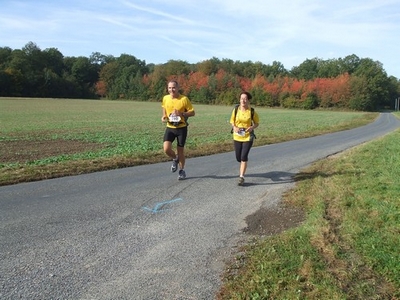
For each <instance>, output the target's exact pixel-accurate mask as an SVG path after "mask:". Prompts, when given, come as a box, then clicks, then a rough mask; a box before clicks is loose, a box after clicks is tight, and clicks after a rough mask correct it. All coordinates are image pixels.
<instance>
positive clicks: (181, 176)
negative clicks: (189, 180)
mask: <svg viewBox="0 0 400 300" xmlns="http://www.w3.org/2000/svg"><path fill="white" fill-rule="evenodd" d="M185 178H186V172H185V170H179V176H178V180H183V179H185Z"/></svg>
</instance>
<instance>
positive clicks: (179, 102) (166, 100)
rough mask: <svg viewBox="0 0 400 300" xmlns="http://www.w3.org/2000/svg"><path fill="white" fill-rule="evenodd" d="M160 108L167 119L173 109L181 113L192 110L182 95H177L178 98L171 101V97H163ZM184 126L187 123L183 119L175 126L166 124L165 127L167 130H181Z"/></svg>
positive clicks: (190, 104)
mask: <svg viewBox="0 0 400 300" xmlns="http://www.w3.org/2000/svg"><path fill="white" fill-rule="evenodd" d="M161 107H163V108H164V109H165V111H166V113H167V117H170V116H171V114H172V112H173V111H174V110H175V109H176V110H179V111H180V112H182V113H183V112H188V111H193V110H194V108H193V106H192V103H191V102H190V100H189V98H188V97H186V96H184V95H179V97H178V98H174V99H172V97H171V95H165V96H164V97H163V100H162V104H161ZM185 126H187V123H186V121H185V120H184V119H182V120H181V121H180V122H179V123H178V124H177V125H174V124H173V123H171V122H167V127H169V128H182V127H185Z"/></svg>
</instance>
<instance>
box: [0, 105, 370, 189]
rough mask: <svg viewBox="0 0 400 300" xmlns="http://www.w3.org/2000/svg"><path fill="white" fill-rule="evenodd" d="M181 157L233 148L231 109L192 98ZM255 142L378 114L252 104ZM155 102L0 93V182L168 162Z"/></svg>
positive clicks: (298, 135) (310, 132) (333, 127)
mask: <svg viewBox="0 0 400 300" xmlns="http://www.w3.org/2000/svg"><path fill="white" fill-rule="evenodd" d="M194 107H195V110H196V116H195V117H192V118H190V120H189V122H190V125H189V137H188V140H187V146H186V147H187V156H188V157H195V156H204V155H210V154H215V153H221V152H228V151H232V150H233V147H232V141H231V135H230V134H229V132H230V125H229V118H230V114H231V111H232V107H228V106H211V105H199V104H196V103H194ZM256 110H257V112H258V114H259V115H260V120H261V122H260V123H261V124H260V127H259V128H257V130H256V134H257V140H256V142H255V146H260V145H265V144H273V143H278V142H283V141H288V140H292V139H298V138H304V137H309V136H315V135H319V134H323V133H328V132H334V131H339V130H344V129H350V128H354V127H357V126H361V125H364V124H367V123H369V122H371V121H373V120H374V119H375V118H376V116H377V113H362V112H338V111H322V110H321V111H318V110H317V111H303V110H283V109H269V108H261V107H257V108H256ZM160 120H161V103H159V102H132V101H100V100H72V99H26V98H0V130H1V132H0V185H7V184H14V183H19V182H26V181H35V180H41V179H48V178H54V177H62V176H67V175H76V174H82V173H90V172H96V171H103V170H109V169H115V168H122V167H129V166H135V165H140V164H150V163H156V162H162V161H167V160H168V158H167V157H166V155H165V154H164V153H163V152H162V137H163V133H164V130H165V125H164V124H162V123H161V121H160Z"/></svg>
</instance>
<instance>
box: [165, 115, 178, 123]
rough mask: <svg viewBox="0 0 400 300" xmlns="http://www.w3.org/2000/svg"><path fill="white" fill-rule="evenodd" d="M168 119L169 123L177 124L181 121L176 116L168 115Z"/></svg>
mask: <svg viewBox="0 0 400 300" xmlns="http://www.w3.org/2000/svg"><path fill="white" fill-rule="evenodd" d="M168 119H169V121H170V122H171V123H179V122H180V121H181V117H180V116H176V115H170V116H169V118H168Z"/></svg>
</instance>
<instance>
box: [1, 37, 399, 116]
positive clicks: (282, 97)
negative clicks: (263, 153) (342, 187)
mask: <svg viewBox="0 0 400 300" xmlns="http://www.w3.org/2000/svg"><path fill="white" fill-rule="evenodd" d="M171 79H174V80H177V81H178V82H179V84H180V87H181V92H182V93H184V94H186V95H188V96H189V97H190V99H191V100H192V101H193V102H196V103H203V104H222V105H232V104H233V103H236V102H237V101H238V97H239V93H240V91H242V90H246V91H249V92H250V93H252V95H253V100H252V103H253V104H254V105H258V106H268V107H285V108H300V109H315V108H334V109H351V110H364V111H371V110H377V109H379V108H383V107H384V108H391V107H392V108H393V106H394V105H393V104H394V99H395V98H397V97H399V96H400V82H399V80H398V79H397V78H395V77H393V76H391V77H388V76H387V74H386V72H385V70H384V69H383V66H382V64H381V63H380V62H377V61H373V60H372V59H370V58H359V57H357V56H356V55H354V54H352V55H349V56H346V57H345V58H339V59H329V60H322V59H319V58H313V59H306V60H305V61H304V62H303V63H301V64H300V65H298V66H295V67H293V68H292V70H290V71H288V70H286V69H285V68H284V67H283V65H282V64H281V63H280V62H276V61H274V62H273V63H272V64H271V65H265V64H263V63H261V62H254V63H253V62H251V61H246V62H240V61H233V60H231V59H222V60H220V59H218V58H215V57H212V58H211V59H208V60H204V61H201V62H199V63H196V64H189V63H187V62H185V61H181V60H169V61H168V62H166V63H164V64H157V65H155V64H151V63H150V64H146V62H145V61H142V60H140V59H138V58H136V57H134V56H133V55H129V54H122V55H121V56H119V57H113V56H111V55H107V56H106V55H102V54H100V53H98V52H94V53H93V54H92V55H91V56H90V57H89V58H86V57H64V56H63V55H62V54H61V52H59V51H58V50H57V49H55V48H50V49H45V50H41V49H40V48H39V47H38V46H37V45H36V44H34V43H32V42H30V43H28V44H27V45H26V46H25V47H23V48H22V49H21V50H18V49H17V50H12V49H11V48H8V47H4V48H0V95H1V96H6V97H10V96H11V97H13V96H14V97H15V96H25V97H61V98H106V99H110V100H113V99H127V100H137V101H160V100H161V99H162V97H163V95H165V94H166V93H167V91H166V85H167V81H168V80H171Z"/></svg>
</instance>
